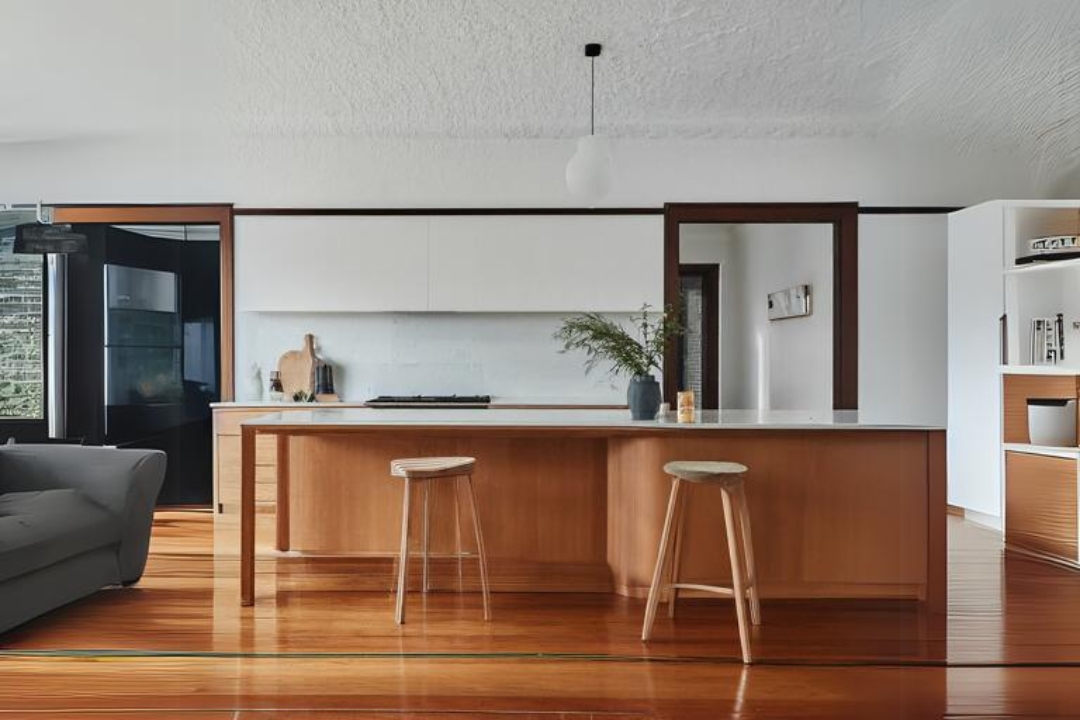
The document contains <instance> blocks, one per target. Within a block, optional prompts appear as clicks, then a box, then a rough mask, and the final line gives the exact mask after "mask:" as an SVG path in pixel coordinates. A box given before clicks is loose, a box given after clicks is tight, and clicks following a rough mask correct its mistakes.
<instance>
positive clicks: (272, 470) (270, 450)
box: [215, 435, 277, 512]
mask: <svg viewBox="0 0 1080 720" xmlns="http://www.w3.org/2000/svg"><path fill="white" fill-rule="evenodd" d="M215 462H216V463H217V504H218V505H219V506H222V505H225V506H229V507H228V508H226V509H227V511H229V512H231V511H232V510H233V509H236V508H239V507H240V438H239V437H236V436H232V435H219V436H218V437H217V457H216V458H215ZM276 500H277V438H274V437H270V436H264V437H257V438H255V501H256V502H257V503H260V504H268V505H270V506H273V504H274V503H275V502H276Z"/></svg>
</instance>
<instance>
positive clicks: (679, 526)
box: [668, 487, 690, 618]
mask: <svg viewBox="0 0 1080 720" xmlns="http://www.w3.org/2000/svg"><path fill="white" fill-rule="evenodd" d="M689 490H690V488H689V487H687V488H686V489H685V490H684V491H683V492H682V493H681V494H680V495H679V507H678V508H677V509H676V510H675V531H674V532H675V539H674V541H673V544H674V546H675V549H674V551H672V558H671V563H669V564H670V565H671V573H670V576H669V577H670V579H669V580H668V585H674V584H675V583H677V582H679V570H680V568H681V567H682V546H683V525H684V524H685V522H684V520H683V518H685V517H686V493H687V492H688V491H689ZM678 601H679V589H678V588H675V587H673V588H671V590H669V591H668V617H669V618H673V617H675V603H677V602H678Z"/></svg>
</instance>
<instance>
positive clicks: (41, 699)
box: [0, 513, 1080, 720]
mask: <svg viewBox="0 0 1080 720" xmlns="http://www.w3.org/2000/svg"><path fill="white" fill-rule="evenodd" d="M262 522H264V523H269V522H270V519H269V518H263V519H262ZM260 530H261V531H263V532H265V531H267V530H269V528H261V529H260ZM235 548H236V529H235V527H234V525H233V524H232V522H231V521H230V520H228V519H225V520H220V519H219V520H218V521H217V523H216V527H215V520H214V517H213V516H211V515H209V514H200V513H162V514H160V515H159V517H158V520H157V523H156V525H155V531H154V540H153V544H152V553H151V560H150V564H149V566H148V569H147V574H146V576H145V578H144V579H143V581H142V582H141V583H140V584H139V585H138V586H137V587H134V588H127V589H117V590H109V591H105V592H102V593H99V594H98V595H96V596H94V597H92V598H89V599H87V600H85V601H82V602H79V603H76V604H74V605H72V606H69V607H67V608H64V609H62V610H59V611H57V612H55V613H52V614H50V615H49V616H47V617H45V618H41V619H39V620H37V621H35V622H33V623H30V624H28V625H26V626H24V627H22V628H19V629H17V630H15V631H12V632H10V633H8V634H7V635H4V636H0V720H2V718H3V717H9V716H10V717H33V718H44V717H47V718H69V717H70V718H87V717H95V718H100V717H122V718H129V719H131V720H141V719H142V718H170V717H178V718H195V717H197V718H210V719H216V718H322V717H333V718H384V717H385V718H390V717H392V718H443V717H447V716H450V717H484V718H501V717H506V718H514V719H519V718H533V717H535V718H541V717H542V718H550V717H567V718H580V717H597V718H638V717H645V718H652V717H694V718H698V717H699V718H716V717H741V718H790V717H816V718H820V717H867V718H870V717H873V718H888V717H915V718H923V717H1080V574H1078V573H1073V572H1070V571H1067V570H1064V569H1061V568H1056V567H1053V566H1049V565H1044V564H1039V563H1036V562H1033V561H1031V560H1027V559H1023V558H1014V557H1012V556H1004V557H1003V556H1002V554H1001V553H1000V551H999V550H998V548H997V536H996V535H995V534H994V533H992V532H990V531H987V530H985V529H982V528H980V527H979V526H976V525H973V524H970V523H965V522H963V521H960V520H958V519H955V518H951V525H950V562H949V580H950V582H949V590H950V611H949V614H948V616H947V617H945V618H934V617H928V616H926V615H924V614H922V613H921V612H920V611H919V610H918V609H917V607H915V606H913V605H912V604H909V603H901V602H897V603H888V602H858V601H850V602H845V603H834V602H791V601H789V602H771V603H765V604H764V607H763V615H764V624H763V625H762V626H761V627H760V628H757V629H756V630H755V636H754V640H753V646H754V652H755V655H756V657H757V658H758V660H759V661H760V663H759V664H757V665H755V666H753V667H750V668H745V667H743V666H742V665H741V664H740V663H738V662H737V655H738V636H737V632H736V629H735V622H734V617H733V615H734V613H733V610H732V607H731V605H730V601H727V602H725V601H722V600H720V601H715V600H689V601H687V602H686V603H685V604H683V605H680V609H679V614H678V617H677V619H676V620H675V621H671V620H669V619H668V618H667V615H666V612H662V613H661V615H660V620H659V621H658V623H657V628H656V633H655V638H654V640H653V642H652V643H650V645H649V646H643V645H642V644H641V643H640V641H639V640H638V635H639V633H640V622H641V616H642V613H643V603H642V602H641V601H639V600H632V599H627V598H621V597H616V596H608V595H586V594H582V595H561V594H550V595H545V594H531V595H527V594H497V595H495V596H494V612H495V619H494V621H493V622H490V623H485V622H484V621H483V620H482V619H481V611H480V603H479V597H478V596H476V595H475V594H466V595H458V594H456V593H443V592H436V593H431V594H429V595H427V596H424V595H421V594H413V595H411V596H410V598H409V610H410V620H411V621H410V622H409V623H408V624H407V625H406V626H405V627H404V628H398V627H397V626H396V625H395V624H394V622H393V598H392V596H391V595H390V594H389V592H387V591H385V590H374V591H370V590H369V591H355V590H348V589H329V590H328V589H327V588H348V587H351V585H350V583H354V584H355V583H359V584H360V586H362V587H372V588H378V587H386V588H388V587H389V584H390V577H391V573H390V567H389V565H387V567H386V572H385V573H381V572H380V573H377V574H375V575H374V576H372V575H371V574H370V571H368V573H369V576H368V577H363V578H351V577H350V573H349V561H348V560H347V559H341V560H336V561H332V562H328V563H321V564H318V565H316V566H312V565H311V563H306V562H304V561H303V560H299V559H295V558H288V557H284V558H280V559H266V560H263V561H261V562H260V564H259V575H258V581H257V602H256V605H255V607H253V608H241V607H240V606H239V604H238V602H237V599H238V595H237V593H238V586H237V567H236V565H237V563H236V560H235ZM414 565H418V563H414ZM437 571H438V573H439V580H440V583H442V584H447V583H449V584H451V585H453V584H455V583H456V567H454V566H453V565H447V564H445V563H442V564H440V565H439V566H438V568H437ZM466 583H468V578H466Z"/></svg>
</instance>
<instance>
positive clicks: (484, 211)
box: [233, 207, 664, 216]
mask: <svg viewBox="0 0 1080 720" xmlns="http://www.w3.org/2000/svg"><path fill="white" fill-rule="evenodd" d="M233 214H234V215H308V216H312V215H356V216H409V215H663V214H664V208H662V207H601V208H574V207H543V208H529V207H505V208H491V207H476V208H468V207H453V208H410V207H402V208H295V207H279V208H270V207H261V208H260V207H246V208H234V209H233Z"/></svg>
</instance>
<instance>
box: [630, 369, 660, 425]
mask: <svg viewBox="0 0 1080 720" xmlns="http://www.w3.org/2000/svg"><path fill="white" fill-rule="evenodd" d="M626 403H627V405H629V406H630V419H631V420H655V419H656V413H657V412H659V410H660V383H658V382H656V378H655V377H653V376H652V375H635V376H634V377H632V378H631V379H630V387H628V388H627V390H626Z"/></svg>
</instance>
